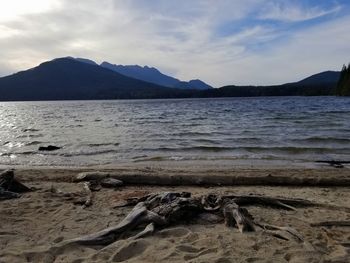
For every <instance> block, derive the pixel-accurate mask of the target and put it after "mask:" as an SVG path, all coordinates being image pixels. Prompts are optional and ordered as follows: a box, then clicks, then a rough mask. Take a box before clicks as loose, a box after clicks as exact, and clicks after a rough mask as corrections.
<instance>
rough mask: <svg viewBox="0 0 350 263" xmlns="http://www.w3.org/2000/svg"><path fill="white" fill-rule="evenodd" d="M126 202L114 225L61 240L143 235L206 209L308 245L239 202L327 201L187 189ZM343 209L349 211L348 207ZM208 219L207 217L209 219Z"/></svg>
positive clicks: (245, 227)
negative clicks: (202, 193)
mask: <svg viewBox="0 0 350 263" xmlns="http://www.w3.org/2000/svg"><path fill="white" fill-rule="evenodd" d="M126 205H130V206H133V205H135V206H134V208H133V209H132V211H131V212H130V213H129V214H128V215H127V216H126V217H125V218H124V219H123V220H122V221H121V222H120V223H119V224H117V225H116V226H112V227H109V228H107V229H104V230H102V231H99V232H97V233H94V234H90V235H86V236H83V237H78V238H75V239H71V240H67V241H64V244H67V243H76V244H80V245H88V246H94V245H98V246H101V245H102V246H105V245H108V244H110V243H112V242H115V241H116V240H118V239H121V238H125V236H128V235H129V237H130V238H140V237H145V236H147V235H150V234H152V233H153V232H154V231H155V230H156V229H158V228H164V227H167V226H170V225H174V224H179V223H187V222H193V220H196V219H197V218H201V220H202V219H203V217H204V218H205V215H208V213H210V214H214V215H216V216H218V217H221V218H223V220H224V221H225V224H226V225H227V226H228V227H237V228H238V230H239V231H240V232H242V233H244V232H255V231H264V232H265V233H267V234H269V235H273V236H275V237H278V238H281V239H285V240H294V241H297V242H299V243H304V244H306V245H307V246H308V247H309V248H312V246H311V245H310V244H309V243H307V241H305V240H304V239H303V237H302V235H301V234H300V233H298V232H297V231H296V230H295V229H293V228H291V227H279V226H272V225H268V224H264V223H260V222H256V220H255V219H254V218H253V216H252V215H251V214H250V213H249V212H248V210H247V209H246V208H244V207H243V206H246V205H264V206H269V207H273V208H279V209H287V210H295V209H296V207H310V206H321V207H327V208H328V207H330V206H329V205H323V204H318V203H314V202H311V201H308V200H303V199H287V198H273V197H264V196H236V195H227V196H220V195H215V194H210V195H205V196H200V197H192V196H191V193H187V192H182V193H176V192H175V193H174V192H165V193H160V194H149V195H146V196H143V197H141V198H131V199H128V200H127V203H126ZM347 209H348V211H350V209H349V208H347ZM208 221H211V220H210V219H209V220H208ZM145 226H146V227H145ZM138 227H145V228H144V229H143V230H141V231H139V232H138V233H137V234H136V235H135V234H134V235H133V232H132V231H133V230H136V229H137V228H138ZM141 229H142V228H141Z"/></svg>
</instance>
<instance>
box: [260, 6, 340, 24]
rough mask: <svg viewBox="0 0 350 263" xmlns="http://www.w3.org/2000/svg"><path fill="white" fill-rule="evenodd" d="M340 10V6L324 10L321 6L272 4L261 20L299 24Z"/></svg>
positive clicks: (263, 12)
mask: <svg viewBox="0 0 350 263" xmlns="http://www.w3.org/2000/svg"><path fill="white" fill-rule="evenodd" d="M340 10H341V6H340V5H336V6H334V7H333V8H331V9H323V8H321V7H319V6H314V7H308V6H306V7H303V6H302V5H300V4H295V3H294V4H292V3H291V2H270V3H268V4H267V5H266V6H265V8H264V9H263V11H262V12H261V15H260V16H259V18H261V19H271V20H278V21H285V22H298V21H306V20H310V19H314V18H318V17H322V16H325V15H328V14H331V13H335V12H338V11H340Z"/></svg>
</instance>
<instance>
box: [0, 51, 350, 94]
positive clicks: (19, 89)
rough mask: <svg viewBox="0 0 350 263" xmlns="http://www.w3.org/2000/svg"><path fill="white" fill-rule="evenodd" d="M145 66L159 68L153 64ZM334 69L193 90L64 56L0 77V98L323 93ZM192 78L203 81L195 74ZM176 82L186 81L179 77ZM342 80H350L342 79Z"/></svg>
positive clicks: (331, 85)
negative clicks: (275, 81)
mask: <svg viewBox="0 0 350 263" xmlns="http://www.w3.org/2000/svg"><path fill="white" fill-rule="evenodd" d="M148 70H150V71H153V72H156V73H157V72H159V71H157V70H156V69H151V68H148ZM160 74H161V73H160ZM337 74H339V73H337V72H329V71H327V72H322V73H319V74H316V75H313V76H310V77H308V78H306V79H304V80H301V81H298V82H293V83H287V84H283V85H274V86H232V85H231V86H225V87H221V88H218V89H203V90H194V89H188V88H182V89H179V88H169V87H164V86H160V85H156V84H153V83H151V82H146V81H142V80H138V79H135V78H130V77H128V76H125V75H123V74H120V73H118V72H115V71H113V70H110V69H108V68H104V67H101V66H99V65H97V64H94V63H91V62H90V61H86V60H85V59H83V60H80V59H78V60H77V59H73V58H70V57H66V58H58V59H54V60H51V61H47V62H44V63H42V64H40V65H39V66H37V67H35V68H32V69H29V70H25V71H21V72H18V73H15V74H13V75H9V76H6V77H2V78H0V101H28V100H100V99H155V98H206V97H253V96H322V95H334V94H335V90H336V86H337V81H338V80H337ZM156 75H158V73H157V74H156ZM165 79H166V78H165ZM347 80H348V79H347ZM193 82H194V83H195V84H196V85H205V83H204V84H203V83H202V82H201V81H199V80H194V81H193ZM344 83H345V82H344ZM188 84H191V82H188ZM177 85H187V84H186V83H182V82H180V83H178V84H177ZM345 85H349V83H348V82H346V83H345Z"/></svg>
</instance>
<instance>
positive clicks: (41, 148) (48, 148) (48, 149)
mask: <svg viewBox="0 0 350 263" xmlns="http://www.w3.org/2000/svg"><path fill="white" fill-rule="evenodd" d="M61 148H62V147H58V146H55V145H49V146H40V147H39V149H38V150H39V151H56V150H59V149H61Z"/></svg>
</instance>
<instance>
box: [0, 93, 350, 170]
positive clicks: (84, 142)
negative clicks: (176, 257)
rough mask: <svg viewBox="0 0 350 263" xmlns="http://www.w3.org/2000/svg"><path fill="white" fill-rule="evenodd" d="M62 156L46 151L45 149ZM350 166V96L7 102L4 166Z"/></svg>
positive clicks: (1, 132) (1, 129) (0, 154)
mask: <svg viewBox="0 0 350 263" xmlns="http://www.w3.org/2000/svg"><path fill="white" fill-rule="evenodd" d="M47 145H56V146H59V147H62V149H59V150H57V151H52V152H41V151H38V148H39V147H40V146H47ZM220 160H222V161H225V162H230V161H232V162H238V163H239V162H240V161H242V162H248V163H249V162H251V163H254V162H259V161H264V162H280V161H281V162H283V161H287V162H289V163H306V162H314V161H317V160H347V161H350V99H349V98H342V97H255V98H223V99H217V98H215V99H174V100H125V101H123V100H120V101H50V102H1V103H0V165H39V166H40V165H45V166H48V165H55V166H85V165H114V164H120V163H125V162H127V163H135V162H147V161H152V162H163V161H172V162H181V161H207V162H210V161H220Z"/></svg>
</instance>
